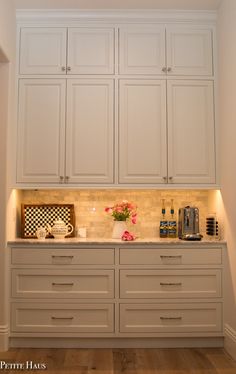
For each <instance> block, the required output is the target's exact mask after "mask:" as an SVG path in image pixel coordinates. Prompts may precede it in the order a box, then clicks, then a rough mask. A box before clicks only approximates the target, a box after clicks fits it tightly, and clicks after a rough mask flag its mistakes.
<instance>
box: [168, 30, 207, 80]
mask: <svg viewBox="0 0 236 374" xmlns="http://www.w3.org/2000/svg"><path fill="white" fill-rule="evenodd" d="M166 41H167V43H166V46H167V50H166V52H167V72H168V74H173V75H199V76H200V75H203V76H204V75H212V74H213V68H212V64H213V60H212V32H211V30H209V29H194V28H191V27H168V28H167V32H166Z"/></svg>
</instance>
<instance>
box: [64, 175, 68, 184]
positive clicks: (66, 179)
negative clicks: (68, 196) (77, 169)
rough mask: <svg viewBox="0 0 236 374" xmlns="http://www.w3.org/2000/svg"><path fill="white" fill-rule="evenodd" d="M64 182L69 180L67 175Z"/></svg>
mask: <svg viewBox="0 0 236 374" xmlns="http://www.w3.org/2000/svg"><path fill="white" fill-rule="evenodd" d="M65 182H66V183H68V182H69V177H68V175H67V176H66V177H65Z"/></svg>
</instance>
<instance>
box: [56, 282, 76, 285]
mask: <svg viewBox="0 0 236 374" xmlns="http://www.w3.org/2000/svg"><path fill="white" fill-rule="evenodd" d="M52 286H74V283H55V282H53V283H52Z"/></svg>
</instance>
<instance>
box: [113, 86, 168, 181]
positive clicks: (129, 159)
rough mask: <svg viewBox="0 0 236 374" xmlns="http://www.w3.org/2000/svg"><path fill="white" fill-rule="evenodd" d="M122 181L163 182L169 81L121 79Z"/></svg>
mask: <svg viewBox="0 0 236 374" xmlns="http://www.w3.org/2000/svg"><path fill="white" fill-rule="evenodd" d="M119 108H120V116H119V122H120V123H119V182H121V183H163V182H164V178H163V177H164V176H165V175H166V161H167V160H166V152H167V151H166V84H165V82H164V81H158V80H121V81H120V105H119Z"/></svg>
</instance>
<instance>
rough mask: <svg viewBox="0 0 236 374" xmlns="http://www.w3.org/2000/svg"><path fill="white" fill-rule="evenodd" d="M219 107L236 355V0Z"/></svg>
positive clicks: (224, 16)
mask: <svg viewBox="0 0 236 374" xmlns="http://www.w3.org/2000/svg"><path fill="white" fill-rule="evenodd" d="M218 26H219V27H218V32H219V35H218V40H219V46H218V47H219V48H218V51H219V78H220V80H219V109H220V128H221V131H220V143H221V144H220V148H221V179H222V180H221V182H222V191H221V192H222V200H223V208H224V212H225V214H224V220H225V236H226V240H227V244H228V250H227V253H226V271H225V280H226V287H225V296H226V300H225V323H226V329H225V333H226V339H225V347H226V349H227V350H228V351H229V352H230V353H231V354H232V355H233V356H234V358H235V359H236V168H235V160H236V1H235V0H223V2H222V4H221V7H220V9H219V25H218Z"/></svg>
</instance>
